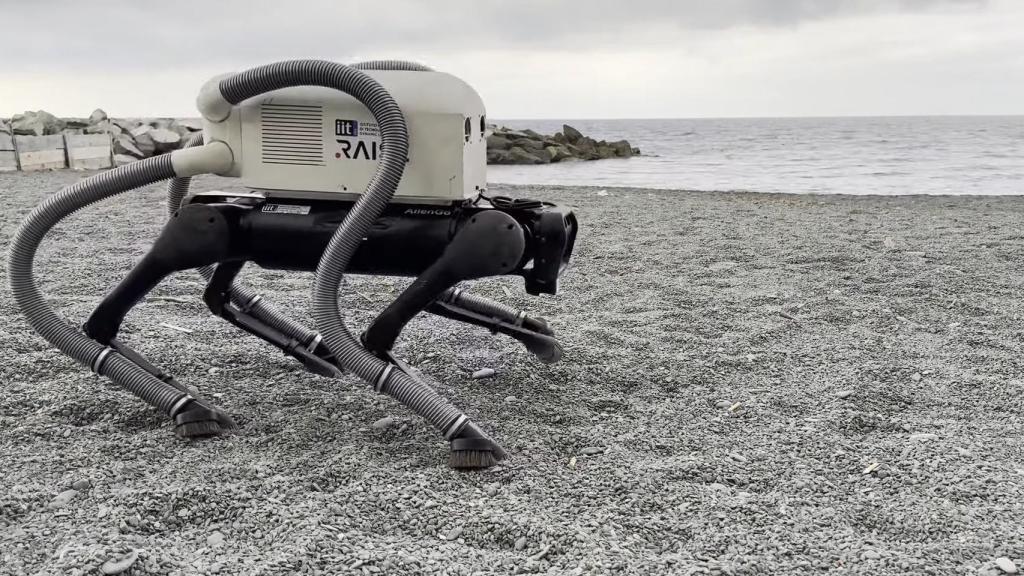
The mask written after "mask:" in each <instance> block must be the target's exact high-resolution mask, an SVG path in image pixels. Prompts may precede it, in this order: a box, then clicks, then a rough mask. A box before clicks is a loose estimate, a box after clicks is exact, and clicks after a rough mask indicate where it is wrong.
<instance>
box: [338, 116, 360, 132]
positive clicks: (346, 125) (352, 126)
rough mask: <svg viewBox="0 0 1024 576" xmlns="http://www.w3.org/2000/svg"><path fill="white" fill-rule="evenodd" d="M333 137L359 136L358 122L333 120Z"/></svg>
mask: <svg viewBox="0 0 1024 576" xmlns="http://www.w3.org/2000/svg"><path fill="white" fill-rule="evenodd" d="M334 135H335V136H359V121H358V120H335V121H334Z"/></svg>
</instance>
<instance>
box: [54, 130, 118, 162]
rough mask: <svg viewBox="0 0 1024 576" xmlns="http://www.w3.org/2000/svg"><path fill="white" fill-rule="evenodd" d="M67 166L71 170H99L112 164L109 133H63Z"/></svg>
mask: <svg viewBox="0 0 1024 576" xmlns="http://www.w3.org/2000/svg"><path fill="white" fill-rule="evenodd" d="M64 146H65V148H67V151H68V167H69V168H71V169H72V170H100V169H102V168H110V167H111V166H113V149H112V147H111V145H110V135H109V134H65V135H64Z"/></svg>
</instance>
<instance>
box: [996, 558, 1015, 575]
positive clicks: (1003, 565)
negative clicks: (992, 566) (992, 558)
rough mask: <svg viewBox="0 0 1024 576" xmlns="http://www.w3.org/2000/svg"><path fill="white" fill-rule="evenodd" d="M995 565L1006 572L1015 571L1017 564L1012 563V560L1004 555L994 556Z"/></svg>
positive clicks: (1011, 572)
mask: <svg viewBox="0 0 1024 576" xmlns="http://www.w3.org/2000/svg"><path fill="white" fill-rule="evenodd" d="M996 567H998V568H999V569H1000V570H1002V571H1003V572H1005V573H1007V574H1016V573H1017V565H1016V564H1014V563H1013V560H1010V559H1009V558H1007V557H1006V556H1000V557H999V558H996Z"/></svg>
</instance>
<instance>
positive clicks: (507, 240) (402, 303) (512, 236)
mask: <svg viewBox="0 0 1024 576" xmlns="http://www.w3.org/2000/svg"><path fill="white" fill-rule="evenodd" d="M525 253H526V238H525V235H524V233H523V228H522V226H520V225H519V223H518V222H516V220H515V218H512V217H511V216H509V215H508V214H506V213H504V212H501V211H498V210H487V211H483V212H479V213H477V214H474V215H473V216H472V217H471V218H470V219H469V221H468V222H467V223H466V224H465V226H463V227H462V228H461V229H459V231H458V232H457V233H456V234H455V236H454V238H452V241H451V243H449V244H448V246H447V247H446V248H445V250H444V252H443V253H442V254H441V256H440V258H438V259H437V260H436V261H435V262H434V263H433V264H431V265H430V266H429V267H428V268H427V269H426V270H424V271H423V273H422V274H420V275H419V276H418V277H417V278H416V280H414V281H413V282H412V284H410V285H409V287H408V288H406V289H405V290H404V291H403V292H402V293H401V294H399V295H398V298H396V299H395V301H394V302H392V303H391V304H390V305H389V306H388V307H387V308H386V309H385V310H384V311H383V312H381V314H380V315H379V316H377V318H376V319H375V320H374V321H373V323H372V324H370V326H369V327H368V328H367V329H366V332H364V333H363V344H364V345H365V346H366V348H367V349H368V350H371V351H373V352H375V353H377V354H380V355H384V354H386V353H387V352H388V351H390V350H391V348H392V346H393V345H394V343H395V340H396V339H397V338H398V335H399V334H400V333H401V331H402V328H404V327H405V325H406V324H407V323H408V322H409V321H410V320H412V318H413V317H415V316H416V315H417V314H419V313H420V312H422V311H423V310H425V309H427V307H429V306H430V305H431V304H433V303H434V302H435V301H437V300H438V298H440V297H441V296H442V295H443V294H445V293H446V292H447V291H448V290H449V289H451V288H453V287H454V286H455V285H456V284H458V283H459V282H462V281H465V280H471V279H474V278H483V277H485V276H497V275H500V274H506V273H508V272H510V271H512V270H514V269H515V268H516V267H517V266H519V265H520V264H521V260H522V259H523V256H524V254H525Z"/></svg>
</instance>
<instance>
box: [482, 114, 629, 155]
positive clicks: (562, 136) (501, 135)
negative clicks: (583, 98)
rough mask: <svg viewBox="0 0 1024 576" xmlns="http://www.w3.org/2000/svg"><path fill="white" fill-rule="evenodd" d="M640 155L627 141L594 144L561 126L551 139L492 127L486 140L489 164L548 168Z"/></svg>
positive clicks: (526, 132)
mask: <svg viewBox="0 0 1024 576" xmlns="http://www.w3.org/2000/svg"><path fill="white" fill-rule="evenodd" d="M639 154H640V149H639V148H633V147H632V146H630V144H629V142H628V141H627V140H619V141H616V142H606V141H604V140H594V139H593V138H591V137H589V136H584V135H583V134H582V133H580V131H579V130H577V129H575V128H573V127H572V126H569V125H568V124H563V125H562V131H561V132H556V133H555V134H553V135H551V136H545V135H544V134H539V133H537V132H534V131H533V130H511V129H509V128H505V127H497V126H492V127H491V134H490V135H489V136H487V163H488V164H550V163H552V162H574V161H578V160H604V159H606V158H629V157H630V156H636V155H639Z"/></svg>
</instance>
